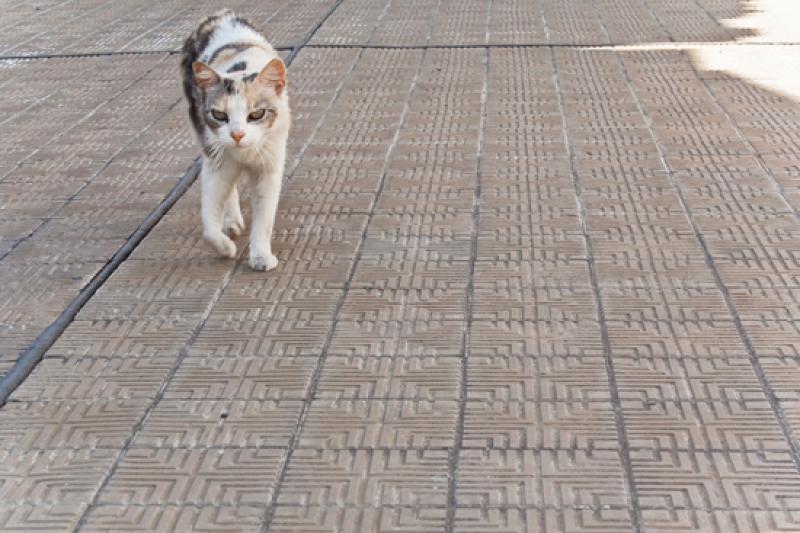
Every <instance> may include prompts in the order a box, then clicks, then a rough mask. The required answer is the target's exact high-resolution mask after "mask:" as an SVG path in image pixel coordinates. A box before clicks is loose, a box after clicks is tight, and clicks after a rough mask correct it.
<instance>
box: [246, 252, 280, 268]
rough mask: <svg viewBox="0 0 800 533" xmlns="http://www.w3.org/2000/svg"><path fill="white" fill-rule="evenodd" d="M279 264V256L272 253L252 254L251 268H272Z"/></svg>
mask: <svg viewBox="0 0 800 533" xmlns="http://www.w3.org/2000/svg"><path fill="white" fill-rule="evenodd" d="M276 266H278V258H277V257H275V256H274V255H272V254H250V268H252V269H253V270H272V269H273V268H275V267H276Z"/></svg>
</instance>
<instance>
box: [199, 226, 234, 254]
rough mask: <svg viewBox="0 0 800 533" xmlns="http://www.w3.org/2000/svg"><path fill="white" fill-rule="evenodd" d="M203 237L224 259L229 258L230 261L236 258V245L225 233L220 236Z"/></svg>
mask: <svg viewBox="0 0 800 533" xmlns="http://www.w3.org/2000/svg"><path fill="white" fill-rule="evenodd" d="M203 237H204V238H205V239H206V242H208V243H209V244H210V245H211V247H212V248H214V250H216V251H217V253H218V254H219V255H221V256H222V257H227V258H228V259H233V258H235V257H236V244H234V242H233V241H232V240H231V239H230V238H229V237H228V236H227V235H225V234H224V233H222V232H220V234H219V235H204V236H203Z"/></svg>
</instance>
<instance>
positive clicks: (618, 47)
mask: <svg viewBox="0 0 800 533" xmlns="http://www.w3.org/2000/svg"><path fill="white" fill-rule="evenodd" d="M658 45H663V46H668V47H670V48H676V49H677V48H685V47H704V46H709V47H711V46H800V42H769V43H768V42H753V43H749V42H738V41H727V42H726V41H720V42H716V41H714V42H711V41H709V42H703V41H699V42H693V41H687V42H676V41H669V42H663V43H662V42H659V43H652V42H646V43H583V44H575V43H488V44H480V43H475V44H457V43H453V44H424V45H423V44H420V45H414V44H409V45H402V44H346V43H331V44H321V43H320V44H309V45H307V46H306V48H376V49H386V50H430V49H439V48H442V49H448V48H578V49H581V48H594V49H607V50H612V51H624V50H625V49H626V48H627V49H630V50H637V49H640V48H641V49H646V48H655V47H657V46H658Z"/></svg>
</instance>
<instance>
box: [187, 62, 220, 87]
mask: <svg viewBox="0 0 800 533" xmlns="http://www.w3.org/2000/svg"><path fill="white" fill-rule="evenodd" d="M192 70H193V71H194V81H195V82H196V83H197V86H198V87H200V88H201V89H207V88H208V87H211V86H212V85H216V84H218V83H219V81H220V77H219V74H217V73H216V72H214V69H213V68H211V67H209V66H208V65H206V64H205V63H203V62H202V61H195V62H194V63H192Z"/></svg>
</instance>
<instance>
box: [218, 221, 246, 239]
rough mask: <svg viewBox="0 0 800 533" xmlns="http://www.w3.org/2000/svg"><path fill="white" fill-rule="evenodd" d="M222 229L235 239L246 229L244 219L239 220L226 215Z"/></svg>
mask: <svg viewBox="0 0 800 533" xmlns="http://www.w3.org/2000/svg"><path fill="white" fill-rule="evenodd" d="M222 231H223V233H225V235H227V236H228V237H231V238H232V239H235V238H236V237H238V236H239V235H241V234H242V231H244V221H242V222H237V221H235V220H231V219H229V218H228V217H225V222H223V223H222Z"/></svg>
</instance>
